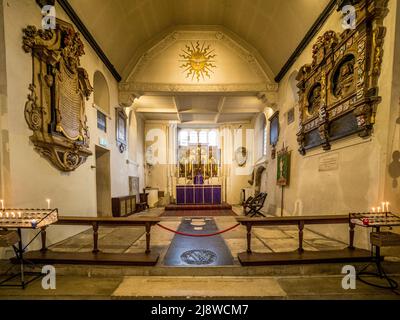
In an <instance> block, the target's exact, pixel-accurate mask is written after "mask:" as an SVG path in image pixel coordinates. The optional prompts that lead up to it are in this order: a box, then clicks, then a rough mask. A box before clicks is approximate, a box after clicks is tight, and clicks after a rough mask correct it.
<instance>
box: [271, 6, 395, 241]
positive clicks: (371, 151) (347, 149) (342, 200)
mask: <svg viewBox="0 0 400 320" xmlns="http://www.w3.org/2000/svg"><path fill="white" fill-rule="evenodd" d="M396 6H397V1H389V14H388V15H387V17H386V18H385V20H384V25H385V26H386V27H387V34H386V37H385V42H384V56H383V65H382V74H381V76H380V80H379V93H380V96H382V102H381V103H380V104H379V105H378V111H377V117H376V124H375V127H374V133H373V134H372V137H371V138H370V139H367V140H363V139H361V138H359V137H350V138H346V139H342V140H340V141H337V142H334V143H333V144H332V150H330V151H323V150H322V148H316V149H313V150H310V151H308V152H307V155H306V156H301V155H300V154H299V153H298V151H297V149H298V143H297V141H296V138H297V137H296V132H297V129H298V121H299V120H298V119H299V110H298V105H297V104H296V100H295V99H294V95H293V84H292V83H293V76H294V75H295V74H296V72H297V70H299V68H300V67H301V66H303V65H304V64H308V63H311V61H312V46H313V44H314V43H315V41H316V37H317V36H320V35H322V34H323V33H324V32H325V31H327V30H335V31H336V32H341V31H342V29H341V20H340V14H339V13H337V12H336V11H335V12H334V13H333V15H332V16H331V17H329V18H328V20H327V21H326V23H325V24H324V25H323V27H322V28H321V30H320V31H319V32H318V34H317V35H316V37H315V38H314V39H313V40H312V41H311V42H310V44H309V45H308V46H307V48H306V49H305V50H304V52H303V53H302V54H301V55H300V56H299V57H298V59H297V60H296V62H295V63H294V65H293V66H292V67H291V68H290V70H289V71H288V72H287V73H286V76H285V77H284V78H283V79H282V81H281V82H280V83H279V95H278V101H279V103H278V107H279V111H280V128H281V131H280V137H279V143H278V146H277V150H279V149H280V148H282V146H283V144H285V146H289V150H292V166H291V184H290V186H289V187H287V188H285V196H284V215H292V214H297V215H298V214H302V215H311V214H316V215H324V214H348V213H349V212H360V211H367V210H369V209H370V208H371V207H372V206H377V205H378V204H380V202H381V201H383V200H384V199H385V200H386V199H387V200H388V201H390V202H391V205H392V209H393V210H394V211H397V212H399V211H400V197H399V189H397V190H394V189H393V188H391V187H390V184H391V182H390V183H389V181H388V180H389V179H388V174H387V168H388V167H387V166H388V163H389V161H390V159H389V156H388V151H390V150H388V146H389V144H392V142H391V137H393V132H394V129H393V126H394V124H393V123H394V121H393V120H392V119H393V118H394V117H393V112H394V109H395V110H396V112H397V114H399V110H398V104H397V103H398V100H397V102H396V98H394V97H392V94H393V93H394V90H393V89H394V88H393V87H392V81H391V79H393V76H394V75H395V74H394V73H393V65H394V61H393V53H394V44H395V35H394V30H395V28H394V25H395V18H396ZM398 39H399V38H398V37H397V40H398ZM396 65H398V61H397V64H396ZM397 68H398V66H397ZM397 77H398V75H397ZM395 79H396V80H395V83H396V85H397V88H398V80H397V78H395ZM393 85H394V84H393ZM396 96H397V99H398V93H396ZM293 107H295V122H294V123H292V124H291V125H289V126H288V125H287V122H286V118H285V117H284V115H285V113H286V112H287V111H288V110H289V109H290V108H293ZM388 124H389V126H388ZM388 128H392V129H390V130H388ZM390 133H391V136H390ZM392 146H393V144H392ZM397 146H399V145H398V144H397ZM397 149H399V147H397ZM332 154H337V156H338V158H339V167H338V169H337V170H334V171H327V172H320V171H319V170H318V168H319V161H320V159H321V158H322V157H324V156H327V155H332ZM276 165H277V164H276V159H275V160H272V159H270V156H269V160H268V176H267V179H268V193H269V196H268V200H267V201H268V203H269V204H272V205H276V214H280V197H281V190H280V188H279V187H277V186H276ZM399 188H400V187H399ZM319 230H324V232H325V233H326V234H327V235H331V236H335V237H337V236H339V237H341V238H342V239H343V240H344V241H347V239H348V233H347V230H346V228H345V227H343V229H342V230H341V232H337V230H338V229H337V227H332V228H330V227H327V228H325V229H324V228H322V227H321V228H319ZM356 234H357V241H358V242H357V244H359V245H362V246H365V245H366V243H367V238H366V234H365V233H362V232H360V231H357V233H356Z"/></svg>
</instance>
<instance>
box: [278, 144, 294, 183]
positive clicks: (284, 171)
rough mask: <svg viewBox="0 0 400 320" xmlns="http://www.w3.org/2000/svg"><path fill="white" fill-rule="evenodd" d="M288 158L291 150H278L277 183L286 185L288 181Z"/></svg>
mask: <svg viewBox="0 0 400 320" xmlns="http://www.w3.org/2000/svg"><path fill="white" fill-rule="evenodd" d="M290 159H291V152H290V151H288V150H287V148H283V149H282V150H281V151H279V152H278V161H277V164H278V168H277V180H276V181H277V185H278V186H288V185H289V182H290Z"/></svg>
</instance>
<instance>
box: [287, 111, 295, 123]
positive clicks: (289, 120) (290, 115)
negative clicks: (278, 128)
mask: <svg viewBox="0 0 400 320" xmlns="http://www.w3.org/2000/svg"><path fill="white" fill-rule="evenodd" d="M286 116H287V124H288V125H289V124H291V123H293V122H294V108H292V109H290V110H289V111H288V112H287V115H286Z"/></svg>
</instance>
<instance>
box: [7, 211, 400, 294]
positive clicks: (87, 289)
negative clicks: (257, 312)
mask: <svg viewBox="0 0 400 320" xmlns="http://www.w3.org/2000/svg"><path fill="white" fill-rule="evenodd" d="M233 210H234V211H235V212H237V213H238V214H240V208H239V207H234V208H233ZM161 213H162V209H152V210H149V211H147V212H145V213H142V214H141V215H152V216H158V215H160V214H161ZM213 219H214V220H215V222H216V225H217V227H218V228H219V230H223V229H226V228H229V227H231V226H233V225H234V224H236V221H235V217H230V216H226V217H213ZM180 223H181V218H179V217H163V221H162V224H163V225H165V226H167V227H169V228H171V229H174V230H177V229H178V227H179V225H180ZM143 233H144V231H143V228H100V229H99V247H100V249H101V250H103V251H105V252H118V253H122V252H143V251H144V248H145V237H144V234H143ZM297 236H298V234H297V229H296V228H295V227H279V228H276V227H274V228H254V229H253V240H252V246H253V249H254V251H258V252H282V251H292V250H295V249H296V248H297V245H298V242H297V241H298V240H297ZM173 237H174V234H173V233H170V232H167V231H165V230H163V229H161V228H159V227H154V228H153V231H152V240H151V242H152V250H156V251H158V252H160V253H161V255H160V259H159V263H158V265H157V266H156V267H113V266H67V265H65V266H61V265H58V266H56V270H57V280H56V281H57V282H56V285H57V288H56V290H44V289H43V288H42V286H41V281H40V280H37V281H35V282H33V283H32V284H30V285H29V286H28V288H26V289H25V290H21V289H12V288H0V299H142V298H145V299H153V298H154V299H156V298H175V299H187V298H189V297H190V298H193V299H204V298H212V299H217V298H227V299H240V298H241V299H399V298H400V296H399V295H396V294H394V293H393V292H392V291H390V290H385V289H378V288H374V287H371V286H367V285H365V284H363V283H361V282H359V281H357V287H356V289H355V290H344V289H342V286H341V281H342V277H343V275H342V274H341V267H342V266H341V265H340V264H324V265H322V264H321V265H291V266H266V267H241V266H240V264H239V262H238V261H237V253H239V252H243V251H245V250H246V240H245V239H246V230H245V228H244V227H242V226H240V227H238V228H235V229H234V230H231V231H229V232H227V233H224V234H223V235H222V239H223V240H224V241H225V243H226V245H227V247H228V248H229V250H230V251H231V254H232V256H233V257H234V265H231V266H215V267H204V266H201V267H196V268H195V270H194V269H193V268H186V267H185V266H176V267H174V266H166V265H165V264H164V257H165V254H166V252H167V251H168V248H169V246H170V244H171V240H172V239H173ZM346 246H347V244H346V243H343V242H340V241H337V240H334V239H330V238H328V237H326V236H324V235H322V234H319V233H317V232H314V231H311V230H308V229H307V230H305V233H304V248H305V249H306V250H335V249H340V248H345V247H346ZM91 249H92V231H91V230H88V231H85V232H82V233H80V234H78V235H76V236H74V237H71V238H69V239H66V240H64V241H62V242H60V243H57V244H55V245H53V246H52V247H51V250H54V251H68V252H78V251H79V252H82V251H91ZM399 266H400V264H399V263H395V262H394V263H392V264H391V265H388V269H387V270H389V272H390V273H391V274H394V276H393V277H394V278H395V279H396V280H397V281H398V282H400V267H399ZM6 267H8V262H7V261H0V271H1V270H5V268H6ZM389 267H390V268H389ZM0 273H1V272H0Z"/></svg>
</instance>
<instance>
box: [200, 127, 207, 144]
mask: <svg viewBox="0 0 400 320" xmlns="http://www.w3.org/2000/svg"><path fill="white" fill-rule="evenodd" d="M199 143H202V144H206V143H208V135H207V131H204V130H203V131H200V132H199Z"/></svg>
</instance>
